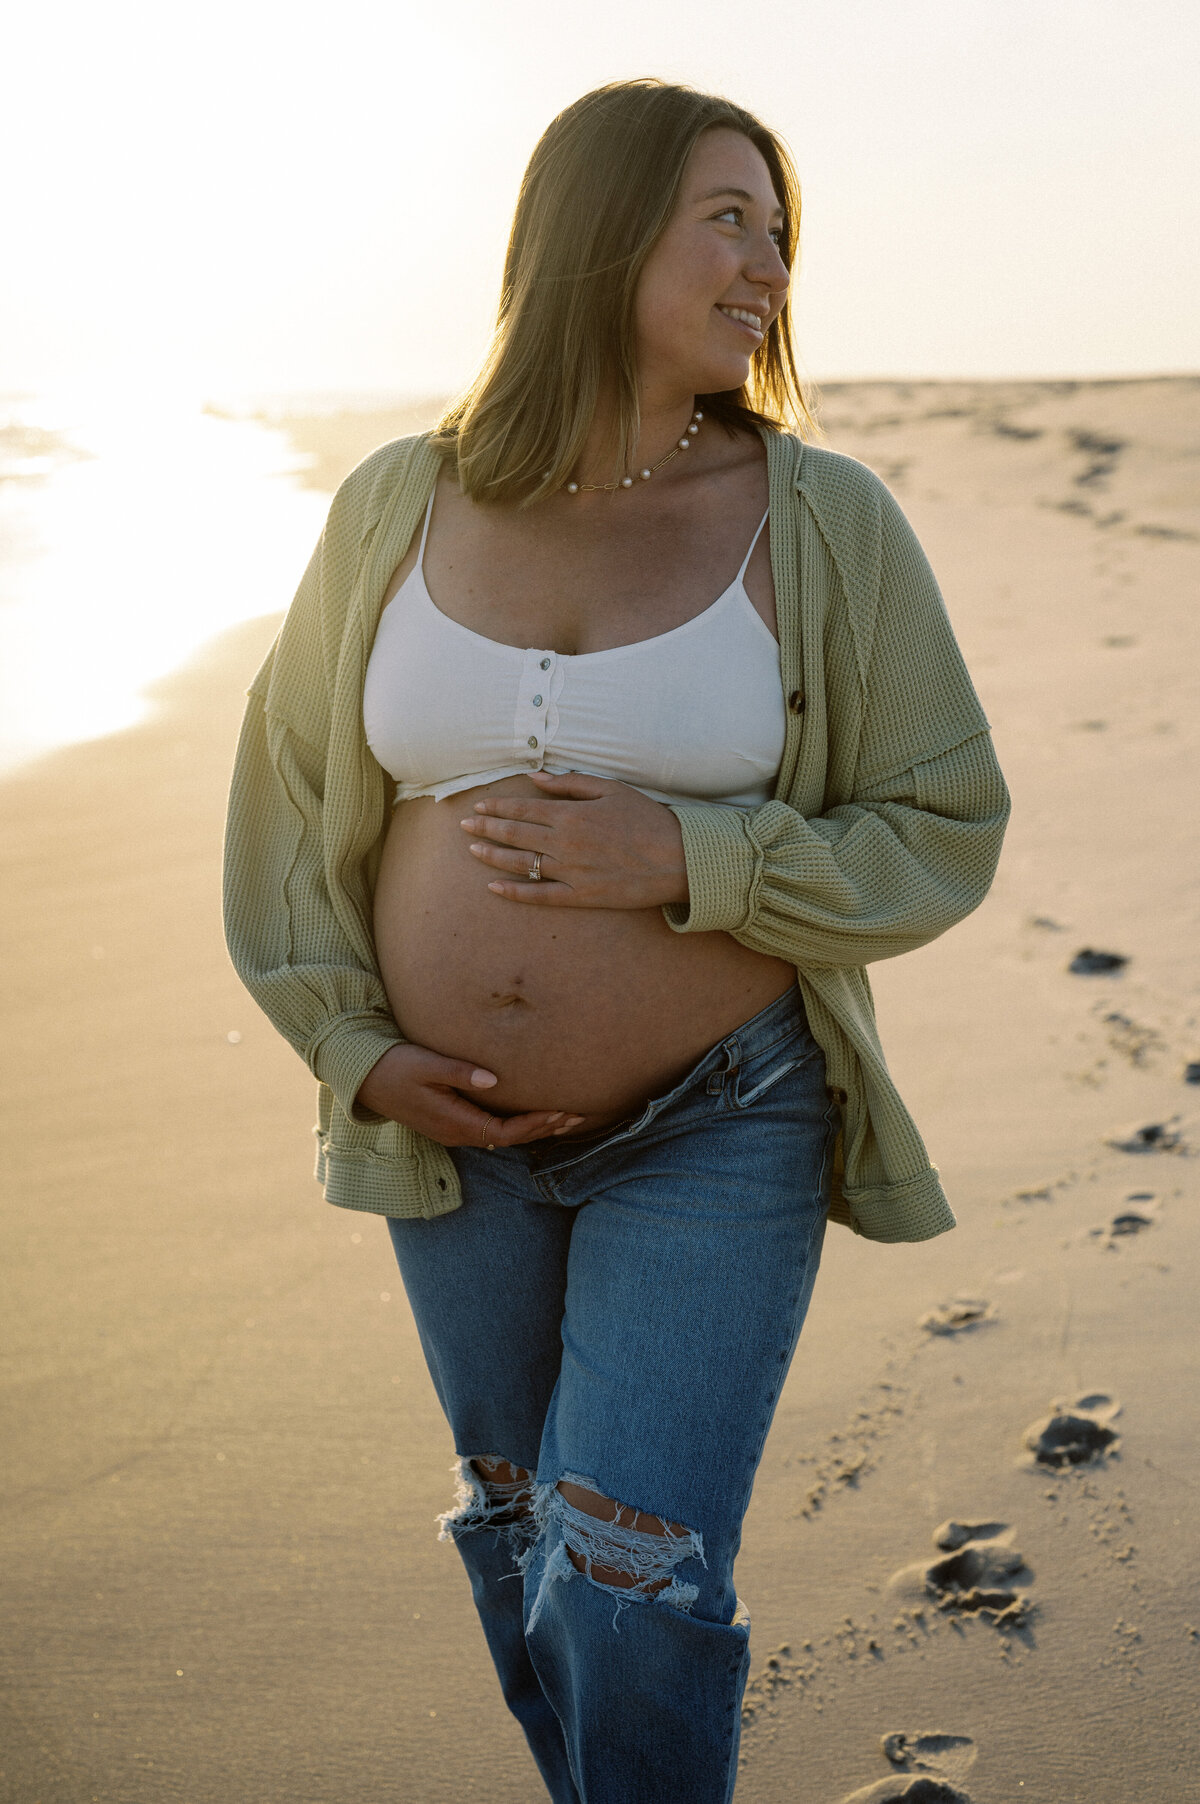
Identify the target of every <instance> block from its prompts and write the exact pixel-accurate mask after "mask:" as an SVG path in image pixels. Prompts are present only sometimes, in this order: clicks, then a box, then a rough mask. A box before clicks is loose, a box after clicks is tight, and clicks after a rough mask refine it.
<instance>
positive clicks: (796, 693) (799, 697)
mask: <svg viewBox="0 0 1200 1804" xmlns="http://www.w3.org/2000/svg"><path fill="white" fill-rule="evenodd" d="M788 707H789V708H790V709H791V711H792V713H793V714H803V712H804V694H803V691H801V690H799V689H793V690H792V693H791V694H790V695H789V696H788Z"/></svg>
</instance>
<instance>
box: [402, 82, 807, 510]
mask: <svg viewBox="0 0 1200 1804" xmlns="http://www.w3.org/2000/svg"><path fill="white" fill-rule="evenodd" d="M714 126H725V127H727V128H728V129H730V130H732V131H736V132H740V133H741V134H742V135H743V136H744V137H746V138H749V140H750V142H751V143H752V144H753V145H754V147H755V149H756V150H758V152H759V153H760V155H761V156H762V158H763V161H764V162H765V163H766V165H767V168H768V170H769V171H770V175H771V181H772V184H773V186H774V189H775V194H776V198H777V199H778V201H779V204H780V206H781V208H782V210H783V232H782V236H781V238H780V241H779V251H780V255H781V257H782V258H783V260H784V262H785V263H786V264H787V266H788V268H789V269H790V268H791V267H792V264H793V262H794V260H795V256H796V251H797V246H798V240H799V228H800V184H799V182H798V180H797V177H796V172H795V169H794V168H793V166H792V161H791V158H790V156H789V155H788V152H787V150H786V148H785V147H784V145H783V143H782V142H781V141H780V140H779V139H778V138H777V137H776V136H775V134H774V133H773V132H771V131H770V130H768V128H767V127H766V126H765V125H763V124H762V123H761V121H760V120H758V119H756V118H755V117H754V115H753V114H752V113H748V112H747V111H746V110H745V109H744V108H743V107H740V106H737V105H735V103H734V102H733V101H731V100H724V99H722V98H721V97H720V96H718V95H713V94H701V93H698V92H697V91H696V90H695V89H694V88H687V87H679V86H673V85H671V84H670V83H667V82H663V81H657V80H655V79H653V78H649V77H647V78H645V79H641V80H637V81H622V82H611V83H610V84H609V85H608V86H606V87H603V88H596V89H594V90H593V91H592V92H591V93H590V94H585V95H584V96H583V98H582V99H580V100H577V101H576V102H575V103H574V105H573V106H569V107H567V109H566V110H565V112H562V113H560V114H559V115H558V117H557V119H555V120H553V121H552V123H551V124H550V125H549V126H548V128H547V129H546V131H545V132H544V133H543V134H542V137H541V139H540V140H539V142H538V144H537V147H536V148H535V150H534V153H533V155H532V157H531V158H530V160H529V167H528V168H527V169H526V171H525V176H524V179H523V181H522V183H521V192H520V194H519V196H518V198H517V209H516V213H515V215H514V217H513V224H512V232H511V234H510V237H509V242H508V253H507V256H506V258H505V263H504V279H503V282H502V285H501V290H500V305H499V310H498V313H497V318H496V328H495V332H494V334H493V337H492V343H491V346H490V348H489V350H488V353H487V356H486V358H485V360H484V363H483V366H482V368H481V369H480V371H479V374H478V375H477V377H476V378H475V380H474V382H473V383H472V384H471V386H470V387H469V388H468V389H467V390H466V392H465V394H463V395H462V396H460V398H459V399H458V400H457V401H455V402H454V403H453V404H452V405H451V406H450V407H449V408H448V409H447V410H446V412H445V413H444V414H443V415H442V418H441V419H440V421H439V422H438V425H437V427H436V429H435V432H434V438H433V443H434V444H435V446H436V447H437V448H438V449H439V450H440V451H441V452H442V453H443V455H445V456H447V457H448V458H450V459H451V460H452V462H453V464H454V465H455V467H456V469H457V474H458V478H459V481H460V483H461V485H462V488H463V490H464V491H465V493H466V494H468V495H470V496H471V497H472V498H473V499H474V500H477V501H500V502H518V503H520V504H523V505H528V504H529V503H531V502H534V501H538V500H540V499H542V498H543V497H545V496H547V495H550V494H552V493H553V492H554V491H555V490H556V489H558V488H559V487H561V485H562V484H563V483H565V482H566V481H567V479H568V477H569V476H570V474H571V471H572V470H573V468H574V467H575V465H576V463H577V462H578V460H579V457H580V455H581V453H582V450H583V447H584V443H585V440H586V438H587V435H588V431H589V429H590V427H591V425H592V421H593V419H594V417H595V413H596V409H597V405H598V404H599V401H600V398H601V396H602V395H603V394H605V393H606V392H609V391H611V392H612V393H613V396H614V399H615V406H616V463H615V467H614V474H615V475H619V474H620V473H621V472H622V471H623V470H625V469H628V468H629V467H630V465H631V462H632V457H633V451H634V447H635V445H636V442H637V436H638V428H639V409H638V385H637V354H636V345H635V336H634V297H635V294H636V291H637V285H638V278H639V276H640V275H641V272H642V268H643V265H644V264H645V262H646V258H647V257H648V255H649V253H650V251H651V249H652V248H653V246H654V244H655V243H656V241H657V240H658V238H659V237H660V236H661V234H662V233H663V231H664V230H665V229H666V226H667V223H668V221H669V220H670V218H671V215H672V213H673V211H674V208H675V202H676V198H677V196H678V193H679V186H680V181H681V179H682V176H683V170H684V165H685V163H686V162H687V159H688V156H689V155H690V153H691V150H692V147H693V146H694V144H695V143H696V140H697V139H698V138H699V136H700V134H701V133H702V132H705V131H708V130H710V129H711V128H712V127H714ZM697 404H698V405H700V406H702V407H703V408H704V411H705V413H706V414H707V415H708V416H709V418H711V419H716V420H719V421H721V422H722V423H723V424H724V425H726V426H727V427H729V428H735V427H739V426H741V427H756V426H758V427H764V426H765V427H767V428H769V429H771V430H774V431H779V430H781V429H782V428H783V427H785V426H786V425H788V424H789V423H795V424H796V425H797V426H798V427H799V428H800V430H801V431H802V432H804V433H806V434H808V433H814V434H815V433H816V432H817V431H818V430H819V428H818V427H817V424H816V420H815V417H814V414H813V412H812V411H811V409H810V406H809V397H808V395H807V394H806V391H805V384H804V383H803V381H802V380H801V377H800V374H799V372H798V370H797V368H796V363H795V358H794V356H793V353H792V345H791V338H790V333H789V308H788V304H787V302H786V301H785V304H784V307H783V310H782V312H781V313H780V315H779V317H778V318H777V319H775V320H774V321H772V323H771V325H770V327H769V328H768V331H767V335H766V337H765V339H764V340H763V342H762V344H761V345H760V346H759V347H758V349H757V350H756V351H755V353H754V360H753V363H752V365H751V369H750V376H749V380H748V381H747V383H746V384H745V386H744V387H742V388H739V389H731V390H728V391H726V392H725V393H723V394H716V395H703V396H698V397H697Z"/></svg>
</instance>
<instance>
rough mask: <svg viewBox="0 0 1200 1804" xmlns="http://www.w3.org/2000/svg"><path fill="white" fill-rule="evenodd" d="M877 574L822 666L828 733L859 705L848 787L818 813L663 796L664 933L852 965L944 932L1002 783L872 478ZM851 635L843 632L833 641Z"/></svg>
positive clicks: (971, 700)
mask: <svg viewBox="0 0 1200 1804" xmlns="http://www.w3.org/2000/svg"><path fill="white" fill-rule="evenodd" d="M878 494H879V507H880V512H879V528H878V533H879V537H878V549H879V560H878V572H879V575H878V589H877V594H876V595H875V596H873V597H872V600H873V602H874V610H873V613H874V617H873V620H872V621H871V631H870V635H869V642H868V643H866V644H863V643H862V640H863V637H864V635H863V634H861V633H860V635H859V638H858V639H856V640H855V641H854V644H855V647H856V654H857V655H856V657H855V659H854V667H853V668H848V669H846V670H842V671H836V672H828V673H827V697H828V709H829V718H830V723H831V727H830V730H831V732H832V731H834V730H835V723H836V720H837V718H838V717H839V716H840V715H846V714H849V713H853V714H856V715H857V716H858V717H859V730H858V741H857V752H856V758H855V766H854V771H855V774H854V780H853V784H852V786H851V790H850V794H849V796H848V797H847V798H846V799H845V800H843V801H841V802H840V803H837V804H835V805H833V806H830V807H829V808H828V809H827V811H826V812H824V813H822V814H821V815H819V816H811V817H808V816H805V815H802V814H800V813H799V812H798V811H797V810H796V809H795V808H792V807H790V806H789V805H788V804H787V803H785V802H783V801H780V800H772V801H769V802H767V803H765V804H764V805H763V806H761V807H759V808H756V809H753V810H748V811H745V812H742V811H740V810H737V811H735V810H733V809H730V808H722V807H717V806H714V805H712V804H706V803H681V804H677V805H676V804H673V805H672V810H673V812H674V814H675V815H676V816H677V818H678V820H679V823H680V826H681V829H682V832H683V843H684V853H685V857H686V861H687V872H688V885H689V901H688V903H687V904H686V905H684V904H674V905H671V906H668V907H667V908H665V909H664V910H663V913H664V915H665V916H666V919H667V922H668V924H669V925H670V926H671V927H673V928H674V929H675V930H676V931H677V932H693V933H695V932H705V931H711V930H713V929H722V930H724V931H725V932H727V933H731V934H732V935H733V936H734V938H735V939H737V940H739V941H741V942H742V944H744V945H747V946H750V947H752V948H753V949H754V950H755V951H757V952H764V953H770V954H773V955H774V956H776V957H779V958H785V959H788V960H789V961H790V962H792V963H794V964H797V965H801V964H809V965H864V964H868V963H870V962H872V961H873V960H875V959H881V958H894V957H896V956H898V955H899V954H900V953H903V952H909V951H912V950H913V949H914V948H915V947H917V946H922V945H924V944H926V942H927V941H929V940H932V939H935V938H936V937H937V936H938V935H939V934H941V933H944V932H945V931H946V929H947V928H948V927H951V926H953V925H954V923H955V922H956V921H959V920H961V919H962V918H963V917H964V916H965V915H967V914H969V913H970V912H971V910H972V909H974V908H976V907H978V905H979V903H980V902H981V901H982V900H983V898H984V896H985V895H986V894H987V891H988V888H989V887H990V884H991V881H992V878H993V876H994V874H995V869H996V863H997V860H998V858H999V855H1000V846H1001V842H1002V840H1003V837H1004V829H1005V825H1006V823H1007V820H1008V813H1009V796H1008V790H1007V788H1006V786H1005V782H1004V778H1003V776H1002V775H1001V772H1000V768H999V765H998V763H997V761H996V756H995V753H994V751H993V749H992V743H991V735H990V733H989V731H988V725H987V721H986V719H985V718H984V715H983V711H982V709H981V708H980V705H979V701H978V698H977V697H976V695H975V691H974V688H973V687H972V684H971V680H970V677H969V676H968V674H967V671H966V667H965V665H964V664H963V660H962V656H961V653H960V652H959V649H958V645H957V643H956V642H955V639H954V634H953V631H952V629H951V626H950V622H949V620H948V618H947V615H946V610H945V607H944V605H943V603H942V598H941V594H940V592H939V590H938V586H937V583H936V581H935V579H934V576H933V573H932V571H931V570H930V568H929V564H928V561H927V560H926V558H925V556H924V553H923V552H922V550H921V547H920V545H919V544H918V543H917V540H916V537H915V535H914V533H913V531H912V528H911V527H910V526H909V524H908V522H907V520H906V519H905V518H904V515H903V514H902V512H901V510H900V508H899V507H898V506H897V504H896V502H895V500H894V499H893V497H892V496H891V495H890V494H889V493H888V491H887V490H886V488H884V487H883V485H882V484H879V485H878ZM849 642H850V641H849V640H847V643H849Z"/></svg>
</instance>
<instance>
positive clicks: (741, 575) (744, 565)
mask: <svg viewBox="0 0 1200 1804" xmlns="http://www.w3.org/2000/svg"><path fill="white" fill-rule="evenodd" d="M770 513H771V510H770V508H768V509H767V511H766V513H765V514H764V515H763V517H762V519H761V520H760V521H759V523H758V532H756V533H755V535H754V537H753V538H752V539H751V541H750V549H749V551H748V552H747V553H746V555H745V557H744V558H743V559H742V567H741V569H740V570H739V571H738V573H737V576H736V577H735V579H734V580H735V582H739V583H744V582H745V580H746V571H747V569H748V568H749V564H750V559H751V558H752V557H753V555H754V547H755V546H756V545H757V544H758V534H759V533H760V532H761V531H762V529H763V527H764V526H765V525H766V523H767V520H768V519H769V517H770Z"/></svg>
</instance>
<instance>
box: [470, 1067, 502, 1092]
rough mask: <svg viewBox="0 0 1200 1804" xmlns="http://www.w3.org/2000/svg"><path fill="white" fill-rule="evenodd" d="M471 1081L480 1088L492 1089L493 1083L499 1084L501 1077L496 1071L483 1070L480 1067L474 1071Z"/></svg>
mask: <svg viewBox="0 0 1200 1804" xmlns="http://www.w3.org/2000/svg"><path fill="white" fill-rule="evenodd" d="M471 1082H472V1083H473V1084H474V1085H475V1086H476V1088H477V1089H479V1090H490V1089H491V1087H492V1085H493V1084H498V1083H499V1082H500V1079H499V1078H498V1077H497V1076H496V1073H495V1072H494V1071H483V1070H481V1069H480V1070H475V1071H472V1073H471Z"/></svg>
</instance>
